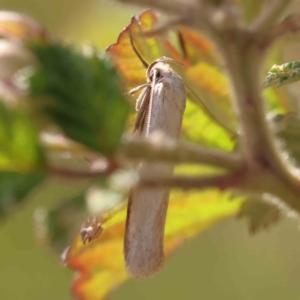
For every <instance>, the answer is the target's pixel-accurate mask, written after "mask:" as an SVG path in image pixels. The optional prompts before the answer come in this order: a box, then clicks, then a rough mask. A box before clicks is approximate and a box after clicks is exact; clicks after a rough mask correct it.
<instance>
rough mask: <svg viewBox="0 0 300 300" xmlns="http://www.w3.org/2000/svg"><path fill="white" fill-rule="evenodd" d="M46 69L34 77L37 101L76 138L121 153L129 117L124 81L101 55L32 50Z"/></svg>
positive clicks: (40, 47)
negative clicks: (117, 149)
mask: <svg viewBox="0 0 300 300" xmlns="http://www.w3.org/2000/svg"><path fill="white" fill-rule="evenodd" d="M31 48H32V50H33V52H34V53H35V54H36V56H37V58H38V60H39V61H40V67H39V68H38V69H37V71H36V73H35V74H34V75H33V76H31V77H30V79H29V82H30V86H31V92H32V96H42V99H41V97H35V98H34V101H36V102H37V101H42V102H40V103H39V104H38V103H36V104H37V105H38V106H39V105H40V104H42V109H43V112H44V113H46V116H48V117H50V119H52V120H53V121H54V122H55V123H56V124H57V125H59V126H60V128H61V129H62V130H63V131H64V133H65V134H66V135H67V136H68V137H70V138H71V139H73V140H75V141H77V142H79V143H82V144H84V145H86V146H87V147H89V148H91V149H93V150H95V151H98V152H100V153H102V154H104V155H107V156H111V155H112V154H113V153H114V151H115V150H116V148H117V146H118V143H119V140H120V137H121V134H122V133H123V130H124V127H125V121H126V119H127V115H128V112H129V103H127V101H126V100H125V99H124V96H123V95H122V93H121V91H120V88H119V87H120V82H119V77H118V75H117V73H116V72H115V70H114V69H113V67H112V66H111V65H110V64H109V62H108V61H104V60H103V59H100V57H99V55H98V54H97V53H93V54H92V55H90V56H89V57H85V56H83V55H82V54H81V53H80V52H79V51H78V50H76V49H75V48H74V47H72V46H63V45H60V44H52V45H42V44H35V45H33V46H32V47H31Z"/></svg>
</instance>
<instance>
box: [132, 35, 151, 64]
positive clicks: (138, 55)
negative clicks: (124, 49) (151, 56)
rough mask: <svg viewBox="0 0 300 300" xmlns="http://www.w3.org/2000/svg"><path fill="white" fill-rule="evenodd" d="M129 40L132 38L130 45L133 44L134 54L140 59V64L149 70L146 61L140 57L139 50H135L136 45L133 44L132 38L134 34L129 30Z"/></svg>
mask: <svg viewBox="0 0 300 300" xmlns="http://www.w3.org/2000/svg"><path fill="white" fill-rule="evenodd" d="M129 38H130V44H131V47H132V49H133V51H134V53H135V54H136V56H137V57H138V58H139V60H140V62H141V63H142V65H143V66H144V68H145V69H148V67H149V65H148V64H147V63H146V61H145V60H144V59H143V58H142V56H141V55H140V53H139V52H138V51H137V49H136V48H135V46H134V43H133V38H132V32H131V30H130V29H129Z"/></svg>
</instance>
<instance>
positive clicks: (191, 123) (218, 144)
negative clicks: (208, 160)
mask: <svg viewBox="0 0 300 300" xmlns="http://www.w3.org/2000/svg"><path fill="white" fill-rule="evenodd" d="M182 132H183V137H184V138H185V139H186V140H190V141H194V142H198V143H199V144H201V145H205V146H209V147H214V148H220V149H224V150H228V151H230V150H232V149H233V148H234V145H235V141H234V140H233V139H232V138H231V137H230V136H229V135H228V132H227V131H226V130H224V129H223V128H221V127H220V126H218V125H217V124H216V123H214V122H212V121H211V119H210V118H209V117H208V116H207V115H206V114H205V113H204V112H203V111H201V110H200V109H199V107H198V106H197V105H195V104H194V103H192V102H187V105H186V109H185V113H184V118H183V124H182Z"/></svg>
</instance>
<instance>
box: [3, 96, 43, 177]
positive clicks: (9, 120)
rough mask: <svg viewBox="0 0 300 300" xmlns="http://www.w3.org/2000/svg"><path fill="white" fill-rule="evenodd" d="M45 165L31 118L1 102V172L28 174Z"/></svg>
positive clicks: (20, 110) (18, 109)
mask: <svg viewBox="0 0 300 300" xmlns="http://www.w3.org/2000/svg"><path fill="white" fill-rule="evenodd" d="M43 164H44V157H43V154H42V151H41V148H40V146H39V142H38V135H37V132H36V130H35V128H34V127H33V124H32V122H31V120H30V118H29V116H28V115H27V114H26V112H25V111H23V110H22V109H20V108H10V107H6V106H5V104H4V103H3V102H1V101H0V170H2V171H16V172H19V173H26V172H28V171H32V170H36V169H38V168H40V167H41V166H42V165H43Z"/></svg>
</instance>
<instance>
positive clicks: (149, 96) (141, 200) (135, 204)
mask: <svg viewBox="0 0 300 300" xmlns="http://www.w3.org/2000/svg"><path fill="white" fill-rule="evenodd" d="M130 41H131V45H132V48H133V50H134V52H135V53H136V55H137V56H138V57H139V59H140V60H141V62H142V63H143V65H144V66H145V67H146V68H147V70H146V77H147V83H146V84H144V85H142V86H139V87H137V88H135V89H133V90H132V91H130V92H129V94H134V93H135V92H137V91H138V90H140V89H143V90H142V92H141V94H140V96H139V98H138V99H137V102H136V109H137V110H138V115H137V118H136V123H135V126H134V131H135V132H139V133H140V134H142V135H144V136H146V137H148V136H150V135H151V134H153V133H154V132H155V131H158V130H159V131H162V132H163V133H164V134H166V135H168V136H169V137H172V138H176V139H177V138H178V137H179V134H180V131H181V125H182V117H183V113H184V109H185V102H186V94H185V88H184V84H183V82H182V79H181V77H180V76H179V75H177V74H176V73H175V71H174V70H173V69H172V68H171V67H170V66H169V65H168V64H167V63H173V64H174V63H175V64H178V62H177V61H174V60H173V59H170V58H167V57H161V58H159V59H157V60H155V61H154V62H152V63H151V64H150V65H149V66H148V65H147V63H146V62H145V61H144V60H143V59H142V58H141V56H140V55H139V53H138V51H137V50H136V48H135V46H134V43H133V40H132V35H131V33H130ZM173 170H174V166H173V165H171V164H162V163H148V162H145V161H142V162H141V163H140V165H139V167H138V172H139V175H140V176H141V177H146V176H154V177H157V176H171V175H172V174H173ZM169 195H170V189H167V188H161V189H157V188H155V189H154V188H141V187H137V188H134V189H133V190H132V192H131V194H130V197H129V203H128V210H127V221H126V231H125V240H124V254H125V261H126V265H127V269H128V271H129V272H130V273H131V274H132V275H133V276H134V277H137V278H141V277H147V276H150V275H152V274H153V273H155V272H156V271H158V270H159V269H160V268H161V267H162V266H163V262H164V254H163V239H164V228H165V220H166V215H167V208H168V201H169Z"/></svg>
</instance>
